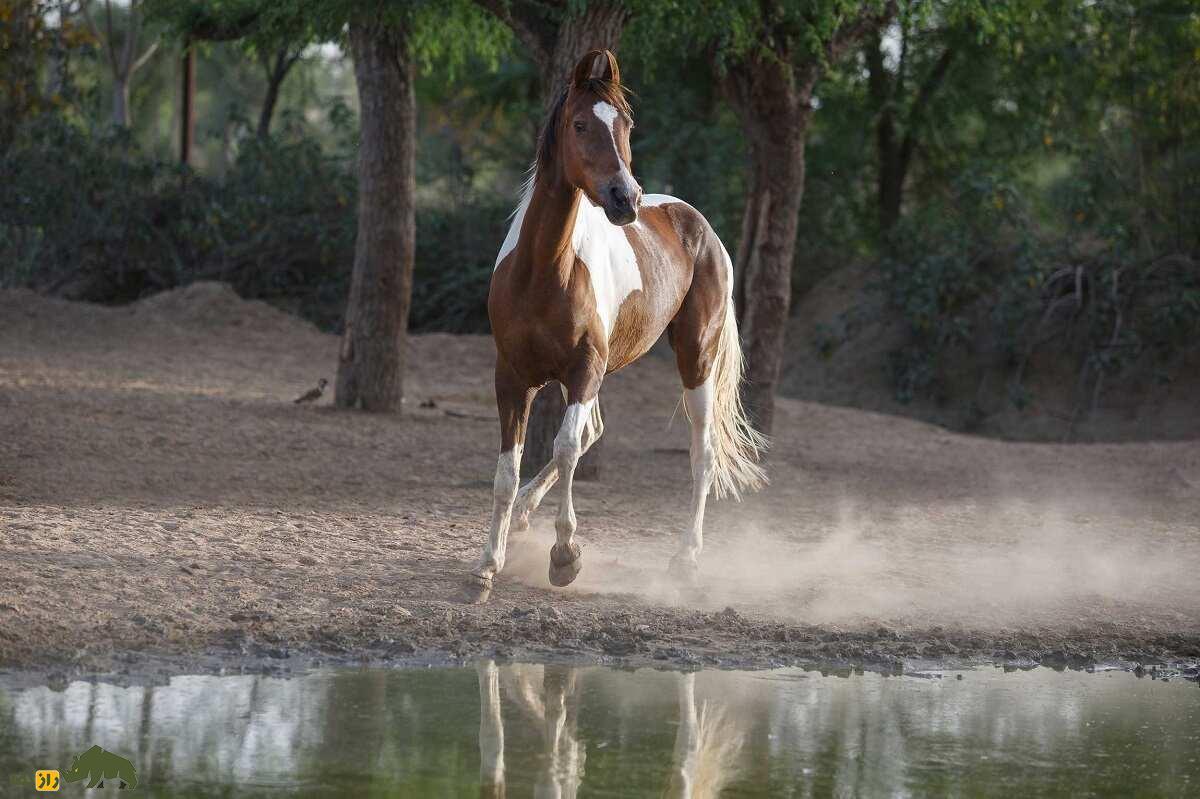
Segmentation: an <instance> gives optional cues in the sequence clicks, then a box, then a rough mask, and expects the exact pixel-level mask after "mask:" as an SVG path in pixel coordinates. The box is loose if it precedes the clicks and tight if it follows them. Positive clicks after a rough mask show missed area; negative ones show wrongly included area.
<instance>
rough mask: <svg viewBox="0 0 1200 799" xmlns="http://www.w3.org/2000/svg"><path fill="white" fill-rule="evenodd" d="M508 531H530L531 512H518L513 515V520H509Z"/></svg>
mask: <svg viewBox="0 0 1200 799" xmlns="http://www.w3.org/2000/svg"><path fill="white" fill-rule="evenodd" d="M508 531H509V532H510V533H527V532H529V514H528V513H518V514H516V515H515V516H513V518H512V521H511V522H509V525H508Z"/></svg>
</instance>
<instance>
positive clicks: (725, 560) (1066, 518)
mask: <svg viewBox="0 0 1200 799" xmlns="http://www.w3.org/2000/svg"><path fill="white" fill-rule="evenodd" d="M1083 508H1089V509H1090V510H1083ZM551 515H552V512H551V513H548V512H546V511H543V516H544V518H542V519H540V520H539V521H538V522H535V525H534V529H533V531H531V533H530V534H529V535H527V536H525V537H522V538H519V539H514V540H513V541H512V542H510V556H509V563H508V565H507V566H506V569H505V573H506V574H507V575H509V576H511V577H514V578H516V579H518V580H521V581H522V582H526V583H528V584H531V585H535V586H538V587H548V586H549V582H548V580H547V577H546V569H547V553H548V550H549V547H550V545H551V544H552V543H553V540H554V534H553V525H552V522H551V521H550V516H551ZM1148 527H1153V528H1154V529H1153V530H1152V531H1151V530H1148V529H1147V528H1148ZM596 537H597V538H599V537H600V536H599V534H597V536H596ZM581 540H582V542H583V547H584V564H585V565H584V569H583V571H582V573H581V574H580V577H579V579H578V581H577V582H576V584H575V585H574V586H572V587H571V588H570V589H569V590H572V591H580V592H587V593H621V594H634V595H637V596H640V597H643V598H645V599H647V600H649V601H652V602H658V603H664V604H676V605H688V606H692V607H697V608H701V609H705V608H711V609H721V608H723V607H726V606H731V607H733V608H735V609H736V610H738V611H740V612H746V613H758V614H763V615H767V616H773V617H777V618H779V619H781V620H786V621H790V622H800V623H812V624H857V623H865V622H875V621H878V622H884V623H890V624H896V625H928V624H962V625H966V626H970V627H976V628H1001V627H1004V626H1006V625H1009V624H1018V623H1020V624H1024V625H1028V624H1029V623H1031V622H1032V623H1034V624H1053V625H1055V626H1059V627H1062V626H1064V625H1067V626H1069V625H1070V624H1071V623H1073V621H1078V622H1083V621H1084V619H1083V618H1082V615H1086V616H1087V617H1088V620H1089V623H1091V622H1092V621H1094V620H1095V618H1096V615H1097V613H1099V614H1103V610H1104V607H1105V606H1106V605H1107V604H1109V603H1120V604H1122V605H1125V606H1129V605H1135V606H1137V605H1143V606H1145V607H1146V608H1147V609H1149V610H1152V611H1153V612H1155V613H1165V614H1167V615H1168V616H1170V615H1178V616H1179V617H1180V618H1183V617H1184V616H1185V615H1187V614H1192V613H1195V611H1196V609H1197V608H1198V607H1200V582H1198V581H1197V580H1196V579H1195V575H1196V574H1197V573H1200V543H1198V542H1197V541H1196V540H1195V531H1194V529H1185V527H1184V526H1181V525H1174V526H1173V525H1170V524H1164V523H1161V522H1152V521H1146V522H1139V521H1137V520H1136V519H1134V518H1131V517H1129V516H1127V515H1125V514H1120V513H1114V512H1112V510H1111V503H1109V502H1106V501H1104V500H1101V499H1095V500H1092V501H1088V502H1079V501H1070V502H1058V503H1033V502H1029V501H1023V500H1005V501H996V502H991V503H987V504H969V505H968V504H960V505H954V504H945V505H935V506H923V507H918V506H902V507H897V508H892V509H887V510H884V511H881V510H879V509H869V508H867V507H866V506H865V505H863V504H861V503H855V502H853V501H851V500H845V501H843V502H841V503H840V504H839V505H838V507H837V510H836V511H835V512H834V513H833V514H832V515H831V517H830V518H829V519H828V522H827V524H825V525H820V526H795V527H793V526H789V524H788V523H787V522H786V521H780V522H779V523H778V524H772V525H764V524H762V523H760V522H747V523H745V524H741V525H739V524H736V523H735V524H734V525H726V526H723V527H718V526H717V525H712V526H710V528H709V530H708V533H707V540H706V548H705V551H704V554H703V555H702V557H701V584H700V586H699V587H697V588H696V589H691V590H688V589H683V590H681V589H680V588H679V587H678V586H677V585H676V584H675V583H674V582H672V581H671V579H670V578H669V577H668V575H667V574H666V564H667V562H668V560H669V557H670V553H671V551H672V547H673V545H674V542H673V541H653V542H651V541H647V542H646V545H645V548H644V549H643V550H642V551H641V552H638V551H636V549H634V548H633V547H632V546H627V547H626V548H623V549H621V550H619V551H618V550H616V549H613V548H610V547H607V546H606V545H605V543H604V541H603V540H596V539H595V538H589V537H588V536H586V535H584V536H582V538H581Z"/></svg>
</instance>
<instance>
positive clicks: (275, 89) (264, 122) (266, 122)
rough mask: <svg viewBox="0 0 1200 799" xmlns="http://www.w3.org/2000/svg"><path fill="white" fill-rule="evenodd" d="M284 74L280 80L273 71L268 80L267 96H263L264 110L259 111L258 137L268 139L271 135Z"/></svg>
mask: <svg viewBox="0 0 1200 799" xmlns="http://www.w3.org/2000/svg"><path fill="white" fill-rule="evenodd" d="M281 83H283V76H282V75H280V76H279V78H278V80H277V79H276V76H275V73H272V74H271V75H270V77H269V78H268V81H267V96H266V97H264V98H263V104H262V110H261V111H259V113H258V138H260V139H267V138H268V137H270V135H271V120H272V119H273V118H274V117H275V104H276V103H278V102H279V86H280V84H281Z"/></svg>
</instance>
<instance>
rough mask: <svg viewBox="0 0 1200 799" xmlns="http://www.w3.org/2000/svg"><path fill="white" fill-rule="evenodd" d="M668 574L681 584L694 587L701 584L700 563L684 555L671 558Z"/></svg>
mask: <svg viewBox="0 0 1200 799" xmlns="http://www.w3.org/2000/svg"><path fill="white" fill-rule="evenodd" d="M667 574H668V575H670V577H671V579H672V580H674V581H675V582H676V583H679V584H680V585H681V586H686V587H689V588H693V587H695V586H697V585H699V584H700V564H698V563H696V561H695V560H693V559H692V558H689V557H687V556H684V555H676V556H675V557H673V558H671V565H669V566H668V567H667Z"/></svg>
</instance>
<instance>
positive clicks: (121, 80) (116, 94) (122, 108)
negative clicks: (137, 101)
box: [112, 75, 129, 128]
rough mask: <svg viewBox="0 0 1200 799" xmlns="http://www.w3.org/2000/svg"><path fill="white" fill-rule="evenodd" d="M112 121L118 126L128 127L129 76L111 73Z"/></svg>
mask: <svg viewBox="0 0 1200 799" xmlns="http://www.w3.org/2000/svg"><path fill="white" fill-rule="evenodd" d="M112 112H113V115H112V121H113V124H114V125H116V126H117V127H118V128H127V127H129V76H128V75H113V107H112Z"/></svg>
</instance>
